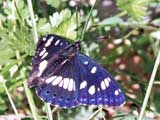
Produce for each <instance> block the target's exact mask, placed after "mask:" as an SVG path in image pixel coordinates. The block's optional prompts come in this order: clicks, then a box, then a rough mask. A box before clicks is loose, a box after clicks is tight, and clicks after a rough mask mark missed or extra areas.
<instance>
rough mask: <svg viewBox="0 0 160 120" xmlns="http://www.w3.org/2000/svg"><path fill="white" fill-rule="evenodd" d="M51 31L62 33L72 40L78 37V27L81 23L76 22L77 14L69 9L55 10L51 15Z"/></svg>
mask: <svg viewBox="0 0 160 120" xmlns="http://www.w3.org/2000/svg"><path fill="white" fill-rule="evenodd" d="M50 23H51V27H52V28H51V31H52V33H54V34H57V35H61V36H63V37H66V38H69V39H71V40H75V39H76V37H77V36H76V35H77V34H76V28H77V26H78V25H79V24H80V20H79V23H78V25H77V23H76V14H73V15H72V14H71V11H70V10H69V9H65V10H62V11H61V12H60V13H58V12H55V13H53V15H52V16H50Z"/></svg>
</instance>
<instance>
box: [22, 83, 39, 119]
mask: <svg viewBox="0 0 160 120" xmlns="http://www.w3.org/2000/svg"><path fill="white" fill-rule="evenodd" d="M23 86H24V90H25V93H26V96H27V100H28V103H29V106H30V108H31V111H32V114H33V118H34V120H39V119H38V115H37V110H36V107H35V103H34V101H33V97H32V94H31V92H30V90H29V89H28V87H27V83H26V81H24V83H23Z"/></svg>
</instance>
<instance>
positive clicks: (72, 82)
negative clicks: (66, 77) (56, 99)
mask: <svg viewBox="0 0 160 120" xmlns="http://www.w3.org/2000/svg"><path fill="white" fill-rule="evenodd" d="M74 84H75V83H74V80H73V79H70V81H69V85H68V91H72V90H73V88H74V86H75V85H74Z"/></svg>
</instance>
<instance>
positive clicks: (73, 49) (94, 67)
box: [28, 34, 125, 108]
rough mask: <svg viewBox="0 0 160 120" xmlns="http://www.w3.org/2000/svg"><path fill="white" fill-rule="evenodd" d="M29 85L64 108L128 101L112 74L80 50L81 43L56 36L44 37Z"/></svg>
mask: <svg viewBox="0 0 160 120" xmlns="http://www.w3.org/2000/svg"><path fill="white" fill-rule="evenodd" d="M32 66H33V69H32V72H31V75H30V77H29V79H28V86H29V87H32V86H35V88H36V92H37V95H38V96H39V97H40V98H41V99H42V100H43V101H45V102H49V103H51V104H52V105H57V106H60V107H64V108H70V107H74V106H77V105H103V106H106V105H109V106H119V105H122V104H123V103H124V101H125V97H124V94H123V92H122V91H121V89H120V87H119V85H118V84H117V83H116V81H115V80H114V79H113V77H112V76H111V75H110V74H109V73H108V72H106V70H105V69H104V68H102V67H101V66H100V65H98V64H97V63H96V62H94V61H93V60H92V59H91V58H89V57H88V56H86V55H83V54H82V53H80V42H75V43H73V44H69V42H68V41H67V40H66V39H64V38H62V37H60V36H57V35H52V34H49V35H46V36H43V37H42V38H41V39H40V40H39V42H38V44H37V49H36V54H35V57H34V58H33V65H32Z"/></svg>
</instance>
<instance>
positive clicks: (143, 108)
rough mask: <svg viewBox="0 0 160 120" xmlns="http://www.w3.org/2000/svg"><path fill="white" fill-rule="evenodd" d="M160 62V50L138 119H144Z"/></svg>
mask: <svg viewBox="0 0 160 120" xmlns="http://www.w3.org/2000/svg"><path fill="white" fill-rule="evenodd" d="M159 64H160V50H159V52H158V56H157V58H156V61H155V64H154V68H153V71H152V74H151V77H150V81H149V84H148V87H147V91H146V95H145V98H144V101H143V105H142V109H141V112H140V116H139V118H138V120H142V119H143V116H144V112H145V109H146V106H147V103H148V99H149V96H150V93H151V89H152V86H153V84H154V80H155V76H156V73H157V70H158V66H159Z"/></svg>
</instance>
